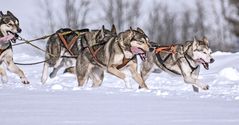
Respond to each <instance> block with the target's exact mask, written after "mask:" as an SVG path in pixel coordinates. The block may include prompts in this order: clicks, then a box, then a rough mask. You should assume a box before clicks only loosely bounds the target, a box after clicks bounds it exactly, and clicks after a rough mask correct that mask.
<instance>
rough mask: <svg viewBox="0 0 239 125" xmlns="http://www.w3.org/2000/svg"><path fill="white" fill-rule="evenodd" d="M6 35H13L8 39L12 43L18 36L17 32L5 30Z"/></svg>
mask: <svg viewBox="0 0 239 125" xmlns="http://www.w3.org/2000/svg"><path fill="white" fill-rule="evenodd" d="M7 35H13V36H14V37H13V38H12V39H11V40H10V41H11V42H12V43H16V39H17V38H18V34H17V33H13V32H12V31H7Z"/></svg>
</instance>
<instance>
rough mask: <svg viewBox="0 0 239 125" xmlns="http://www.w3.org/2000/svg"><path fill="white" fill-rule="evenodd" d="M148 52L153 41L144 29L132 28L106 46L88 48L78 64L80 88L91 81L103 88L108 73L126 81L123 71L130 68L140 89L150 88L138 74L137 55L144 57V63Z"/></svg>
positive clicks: (77, 72)
mask: <svg viewBox="0 0 239 125" xmlns="http://www.w3.org/2000/svg"><path fill="white" fill-rule="evenodd" d="M109 38H110V37H109ZM146 51H149V39H148V37H147V35H146V34H145V33H144V32H143V30H142V29H140V28H137V30H133V29H132V28H130V29H129V30H126V31H124V32H121V33H119V34H118V35H117V36H111V39H108V42H107V41H106V43H105V44H99V45H93V46H91V47H88V48H85V49H84V50H83V51H82V53H80V54H79V56H78V58H77V62H76V76H77V80H78V86H83V85H84V84H85V83H86V81H87V80H88V79H89V78H91V79H92V81H93V87H98V86H100V85H101V84H102V81H103V78H104V71H105V70H106V71H107V72H108V73H110V74H112V75H114V76H116V77H118V78H120V79H122V80H125V78H126V75H125V74H124V73H123V72H122V69H124V68H126V67H127V68H129V70H130V71H131V74H132V77H133V79H134V80H135V81H136V82H137V83H138V84H139V88H145V89H147V88H148V87H147V85H146V84H145V82H144V80H143V79H142V78H141V77H140V74H139V73H138V72H137V60H136V55H140V57H141V59H142V60H144V59H145V53H146Z"/></svg>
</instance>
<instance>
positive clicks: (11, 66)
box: [5, 57, 30, 84]
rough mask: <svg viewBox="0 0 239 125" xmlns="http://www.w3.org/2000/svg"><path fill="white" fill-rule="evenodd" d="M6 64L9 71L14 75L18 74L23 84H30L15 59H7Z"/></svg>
mask: <svg viewBox="0 0 239 125" xmlns="http://www.w3.org/2000/svg"><path fill="white" fill-rule="evenodd" d="M5 63H6V65H7V69H8V70H9V71H10V72H13V73H15V74H17V75H18V76H19V77H20V79H21V81H22V83H23V84H29V83H30V82H29V81H28V80H27V78H26V76H25V75H24V73H23V71H22V70H21V69H20V68H19V67H17V66H16V64H14V62H13V59H12V58H11V57H8V58H6V61H5Z"/></svg>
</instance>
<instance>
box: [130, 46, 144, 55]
mask: <svg viewBox="0 0 239 125" xmlns="http://www.w3.org/2000/svg"><path fill="white" fill-rule="evenodd" d="M130 49H131V52H132V53H133V54H139V53H144V52H143V51H142V50H141V49H139V48H138V47H131V48H130Z"/></svg>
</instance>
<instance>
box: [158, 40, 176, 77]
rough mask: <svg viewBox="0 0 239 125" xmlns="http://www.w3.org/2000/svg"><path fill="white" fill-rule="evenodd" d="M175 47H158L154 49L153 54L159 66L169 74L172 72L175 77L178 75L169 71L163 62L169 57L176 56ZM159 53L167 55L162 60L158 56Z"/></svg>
mask: <svg viewBox="0 0 239 125" xmlns="http://www.w3.org/2000/svg"><path fill="white" fill-rule="evenodd" d="M176 50H177V47H176V46H175V45H171V46H158V47H156V49H155V54H156V57H157V59H158V61H159V62H160V64H161V65H162V66H163V67H164V68H165V69H167V70H169V71H170V72H173V73H175V74H177V75H180V73H178V72H176V71H174V70H171V69H169V68H168V67H167V66H166V65H165V64H164V62H165V61H167V60H168V58H169V57H171V56H172V55H173V54H176V53H177V51H176ZM160 52H167V53H169V54H168V55H167V56H166V57H165V58H164V59H162V57H161V55H160V54H159V53H160ZM177 62H178V60H177V61H176V63H177Z"/></svg>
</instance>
